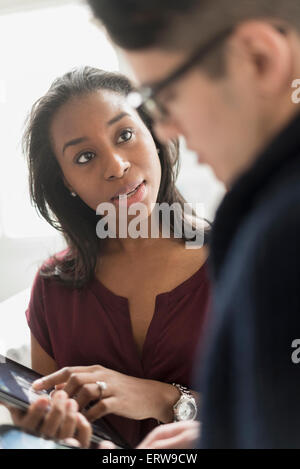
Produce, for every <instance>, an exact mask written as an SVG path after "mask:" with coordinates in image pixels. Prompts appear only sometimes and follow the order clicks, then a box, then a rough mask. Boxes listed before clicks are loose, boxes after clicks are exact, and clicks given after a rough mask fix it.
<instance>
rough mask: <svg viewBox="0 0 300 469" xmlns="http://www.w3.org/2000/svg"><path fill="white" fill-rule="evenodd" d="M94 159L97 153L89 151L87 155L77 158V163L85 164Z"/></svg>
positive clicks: (83, 154) (82, 154)
mask: <svg viewBox="0 0 300 469" xmlns="http://www.w3.org/2000/svg"><path fill="white" fill-rule="evenodd" d="M94 157H95V153H92V152H90V151H87V152H86V153H81V155H80V156H79V157H78V158H77V160H76V163H78V164H85V163H88V162H89V161H90V160H92V159H93V158H94Z"/></svg>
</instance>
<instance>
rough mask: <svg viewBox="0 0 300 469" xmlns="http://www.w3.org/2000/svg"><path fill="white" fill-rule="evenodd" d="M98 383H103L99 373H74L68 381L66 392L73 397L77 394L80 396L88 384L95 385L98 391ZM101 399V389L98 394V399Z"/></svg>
mask: <svg viewBox="0 0 300 469" xmlns="http://www.w3.org/2000/svg"><path fill="white" fill-rule="evenodd" d="M96 381H101V375H99V374H98V373H97V374H96V373H74V374H72V375H71V376H70V379H69V380H68V381H67V383H66V385H65V387H64V391H65V392H66V393H67V394H68V395H69V397H73V396H74V395H75V394H78V393H79V392H80V390H81V388H82V387H83V386H84V385H86V384H94V385H95V386H94V389H95V390H96V386H97V385H96V384H95V383H96ZM98 398H99V387H98V394H97V397H96V399H98Z"/></svg>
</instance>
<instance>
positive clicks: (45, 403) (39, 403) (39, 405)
mask: <svg viewBox="0 0 300 469" xmlns="http://www.w3.org/2000/svg"><path fill="white" fill-rule="evenodd" d="M48 405H49V403H48V401H44V400H43V401H37V403H36V408H37V409H40V410H46V409H47V407H48Z"/></svg>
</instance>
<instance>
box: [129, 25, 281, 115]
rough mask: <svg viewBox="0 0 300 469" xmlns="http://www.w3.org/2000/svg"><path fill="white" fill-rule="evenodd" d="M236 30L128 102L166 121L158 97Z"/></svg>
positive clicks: (227, 31)
mask: <svg viewBox="0 0 300 469" xmlns="http://www.w3.org/2000/svg"><path fill="white" fill-rule="evenodd" d="M275 28H276V29H277V30H278V31H279V32H280V33H281V34H286V32H287V31H286V29H285V28H284V27H282V26H275ZM234 30H235V26H231V27H230V28H227V29H225V30H224V31H222V32H221V33H219V34H218V35H217V36H215V37H214V38H212V39H211V40H210V41H209V42H208V43H207V44H205V45H203V46H201V47H200V48H199V49H197V50H196V51H195V52H194V53H193V54H192V55H191V56H190V57H189V58H188V59H187V61H186V62H184V63H183V64H182V65H180V66H179V67H178V68H177V69H175V70H174V71H173V72H171V74H170V75H168V76H167V77H166V78H164V79H163V80H161V81H160V82H158V83H157V84H156V85H154V86H142V87H140V88H139V89H137V90H135V91H132V92H131V93H129V95H128V96H127V102H128V103H129V104H130V105H131V106H132V107H133V108H135V109H141V110H143V112H144V113H145V114H146V115H147V116H148V117H149V118H150V119H151V120H152V121H153V122H158V121H160V122H161V121H164V120H166V119H167V118H168V117H169V114H168V111H167V109H166V108H165V107H164V106H163V104H162V103H160V102H159V100H158V99H157V95H158V94H159V93H160V92H161V91H162V90H164V89H165V88H166V87H167V86H169V85H171V84H172V83H174V82H175V81H176V80H178V79H180V78H182V77H183V75H184V74H185V73H186V72H188V71H189V70H190V69H192V68H193V67H194V66H195V65H197V64H199V62H200V61H201V60H203V58H204V57H205V56H206V55H207V54H208V53H209V52H210V51H211V50H212V49H213V48H214V47H216V46H217V45H218V44H219V43H221V42H222V41H224V40H225V39H226V38H227V37H229V36H230V35H231V34H232V33H233V32H234Z"/></svg>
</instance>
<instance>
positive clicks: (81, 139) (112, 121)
mask: <svg viewBox="0 0 300 469" xmlns="http://www.w3.org/2000/svg"><path fill="white" fill-rule="evenodd" d="M126 116H130V114H128V112H120V114H117V115H116V116H115V117H113V118H112V119H110V120H109V121H108V122H107V125H113V124H115V123H116V122H119V120H121V119H123V117H126ZM86 140H88V137H79V138H74V139H73V140H70V141H69V142H67V143H65V144H64V147H63V153H64V152H65V150H66V149H67V148H68V147H70V146H73V145H78V144H79V143H82V142H85V141H86Z"/></svg>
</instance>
